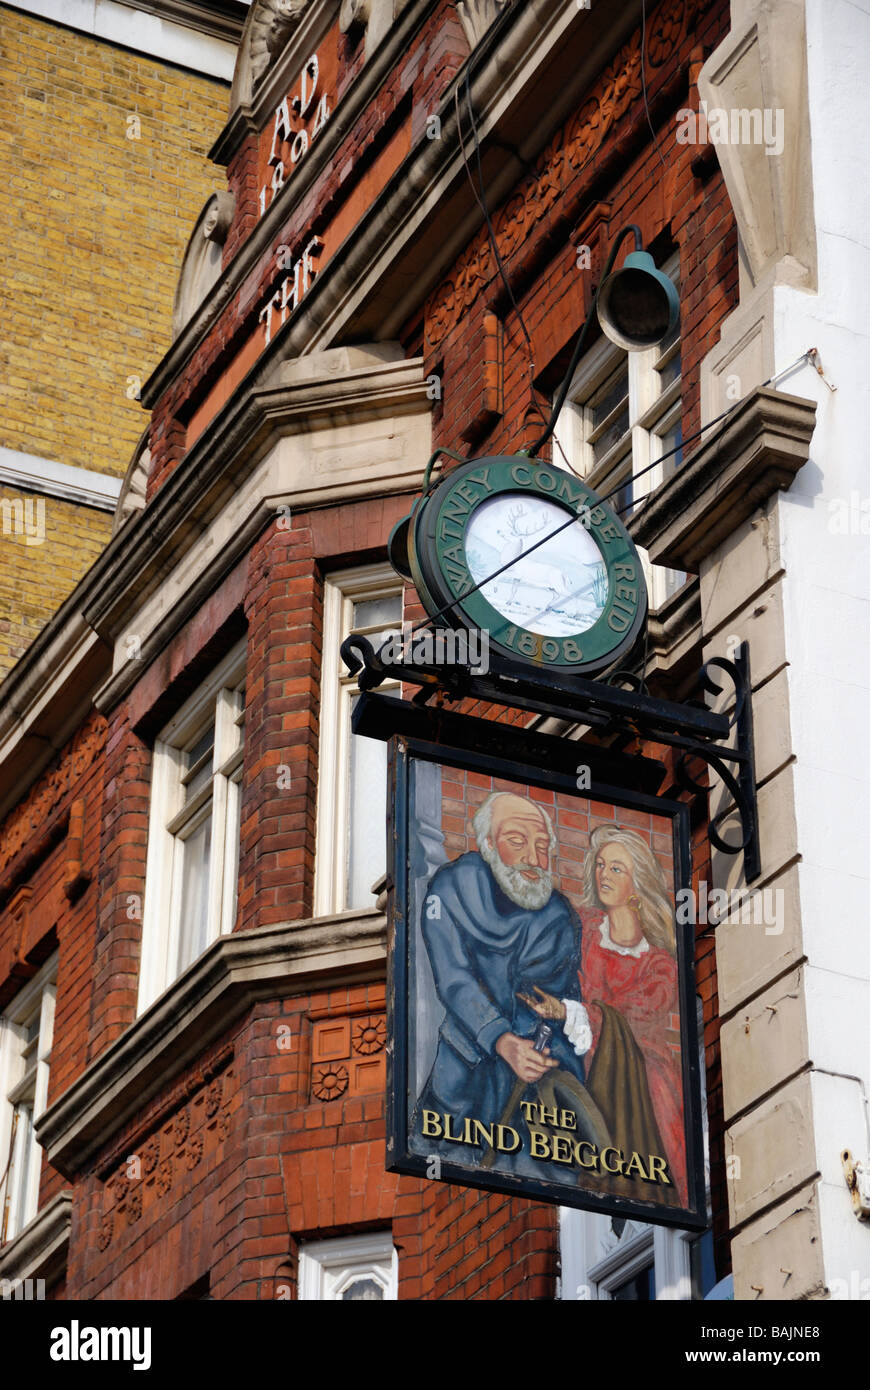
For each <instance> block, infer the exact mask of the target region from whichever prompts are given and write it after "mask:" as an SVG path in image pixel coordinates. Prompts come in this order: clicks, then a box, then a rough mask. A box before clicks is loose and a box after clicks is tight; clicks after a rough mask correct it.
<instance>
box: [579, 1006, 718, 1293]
mask: <svg viewBox="0 0 870 1390" xmlns="http://www.w3.org/2000/svg"><path fill="white" fill-rule="evenodd" d="M695 1007H696V1013H697V1024H698V1052H699V1059H700V1064H701V1078H702V1083H701V1091H702V1095H701V1115H702V1119H703V1131H704V1155H705V1175H706V1185H707V1208H708V1213H709V1211H710V1161H709V1122H708V1118H707V1103H706V1085H705V1081H706V1061H705V1052H704V1004H703V1000H702V999H701V997H700V995H698V996H696V999H695ZM559 1249H560V1253H561V1260H562V1277H561V1288H560V1297H561V1298H562V1299H568V1300H573V1299H581V1300H585V1299H593V1300H594V1299H614V1300H617V1301H620V1302H627V1301H630V1302H652V1301H653V1300H658V1301H662V1300H670V1301H678V1300H679V1301H685V1300H689V1299H702V1298H705V1297H706V1295H707V1294H708V1293H709V1291H710V1289H711V1288H712V1287H713V1285H714V1284H715V1282H716V1270H715V1267H714V1263H713V1232H712V1230H707V1231H703V1232H701V1233H700V1234H698V1233H697V1232H694V1231H681V1230H677V1229H673V1228H671V1229H669V1228H666V1227H664V1226H650V1225H648V1224H647V1223H646V1222H643V1221H628V1220H625V1219H624V1218H622V1217H617V1216H606V1215H603V1214H600V1213H598V1212H590V1211H574V1210H572V1209H570V1208H568V1207H560V1209H559Z"/></svg>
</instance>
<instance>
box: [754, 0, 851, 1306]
mask: <svg viewBox="0 0 870 1390" xmlns="http://www.w3.org/2000/svg"><path fill="white" fill-rule="evenodd" d="M806 17H807V59H808V92H809V116H810V130H811V139H812V167H811V170H810V169H808V170H807V171H806V174H807V177H810V176H811V177H812V179H813V197H814V206H815V216H816V222H817V238H818V255H819V286H818V293H817V294H807V293H804V292H801V291H799V290H795V289H792V288H790V287H779V288H777V289H776V290H775V292H774V305H775V309H774V350H775V367H776V370H777V371H781V370H782V369H784V368H785V367H787V366H788V365H789V364H790V363H791V362H792V361H794V359H795V358H797V357H798V356H800V354H801V353H803V352H804V351H806V349H807V348H809V347H817V348H818V350H819V352H820V354H821V360H822V363H823V365H824V369H825V373H826V376H827V377H829V379H830V380H831V381H832V382H833V383H834V384H835V385H836V387H837V390H836V392H835V393H832V392H830V391H829V390H828V388H827V386H826V385H825V383H824V382H823V380H822V379H821V378H820V377H819V376H818V375H817V374H816V373H815V372H814V371H813V370H812V369H811V368H810V367H806V368H804V369H803V370H802V371H801V372H800V373H799V374H795V375H794V376H791V377H790V378H789V379H788V380H787V381H784V382H783V383H782V389H783V390H785V391H790V392H794V393H795V394H796V395H801V396H807V397H810V398H813V399H815V400H816V401H817V402H818V417H817V424H816V430H815V435H814V437H813V444H812V452H811V458H810V462H809V463H808V464H807V465H806V466H805V467H804V468H803V469H801V471H800V473H799V474H798V475H797V478H796V480H795V482H794V483H793V485H792V487H791V488H790V489H789V491H788V492H785V493H780V494H779V500H778V506H779V511H780V523H781V531H782V541H783V554H784V559H785V564H786V569H787V577H786V580H785V582H784V585H783V592H784V600H785V602H784V617H785V629H786V652H787V655H788V660H789V663H790V664H789V669H788V682H789V700H790V707H791V725H792V738H793V746H794V750H795V753H796V756H797V763H796V768H795V797H796V812H797V821H798V846H799V849H800V853H801V865H800V870H799V878H800V893H801V912H802V923H803V936H804V942H805V949H806V954H807V957H808V965H807V975H806V996H807V1013H808V1028H809V1044H810V1056H811V1058H812V1061H813V1064H814V1066H816V1067H819V1068H822V1067H823V1068H827V1069H828V1070H830V1071H836V1072H843V1073H852V1074H858V1075H859V1076H861V1077H862V1078H863V1081H864V1086H865V1088H866V1089H868V1090H870V737H868V732H867V728H868V725H867V720H868V716H870V535H863V536H862V535H860V534H850V535H839V534H836V533H835V532H833V531H832V530H831V526H830V522H831V520H832V503H835V499H838V498H839V499H845V500H848V499H849V498H850V495H851V494H852V493H857V495H858V497H859V498H860V499H861V500H863V501H865V502H867V503H868V506H870V502H868V499H870V171H868V135H867V132H868V130H870V0H806ZM786 138H788V132H786ZM812 1085H813V1102H814V1125H815V1138H816V1152H817V1158H818V1166H819V1170H820V1172H821V1174H822V1182H821V1184H820V1215H821V1221H822V1246H823V1255H824V1263H825V1274H826V1281H827V1283H828V1285H829V1286H830V1287H831V1288H832V1290H834V1291H836V1289H837V1288H838V1287H839V1286H838V1285H836V1284H834V1283H833V1282H832V1281H834V1280H845V1281H846V1283H847V1285H848V1284H851V1287H852V1288H853V1289H855V1288H856V1287H860V1281H861V1280H864V1279H870V1223H859V1222H858V1221H857V1220H856V1219H855V1217H854V1216H853V1215H852V1212H851V1205H850V1201H849V1196H848V1193H847V1191H846V1187H845V1184H844V1181H843V1174H842V1168H841V1164H840V1152H841V1150H842V1149H844V1148H850V1149H851V1150H852V1152H853V1154H854V1156H855V1158H859V1157H861V1158H863V1159H864V1161H865V1162H870V1153H868V1138H867V1129H866V1127H865V1122H864V1115H863V1107H862V1102H861V1092H860V1088H859V1086H858V1085H857V1084H856V1083H855V1082H854V1081H846V1080H837V1079H834V1078H832V1077H829V1076H825V1075H821V1074H818V1073H816V1074H815V1075H814V1076H813V1083H812ZM855 1272H857V1283H856V1273H855ZM865 1289H866V1291H865V1293H864V1295H863V1296H864V1297H870V1282H868V1283H867V1285H866V1286H865ZM849 1296H851V1297H855V1296H856V1295H855V1293H854V1292H853V1293H851V1294H850V1295H849Z"/></svg>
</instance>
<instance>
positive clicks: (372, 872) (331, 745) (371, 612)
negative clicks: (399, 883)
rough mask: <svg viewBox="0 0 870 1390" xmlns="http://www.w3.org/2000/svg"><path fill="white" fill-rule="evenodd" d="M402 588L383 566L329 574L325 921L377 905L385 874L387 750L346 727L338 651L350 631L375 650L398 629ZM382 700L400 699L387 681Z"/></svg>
mask: <svg viewBox="0 0 870 1390" xmlns="http://www.w3.org/2000/svg"><path fill="white" fill-rule="evenodd" d="M402 594H403V591H402V582H401V580H400V579H399V578H398V577H397V575H396V573H395V571H394V570H392V569H391V568H390V567H389V566H388V565H368V566H365V567H364V568H359V569H354V570H345V571H344V572H343V573H341V574H338V575H334V576H331V577H330V578H329V579H327V581H326V583H325V585H324V596H323V667H322V675H321V698H320V771H319V777H318V802H317V859H316V865H315V884H314V902H315V907H314V910H315V913H316V914H317V915H318V916H326V915H328V914H329V913H333V912H344V911H346V910H348V909H351V908H371V907H374V905H375V895H374V893H373V892H372V884H374V883H376V882H377V880H378V879H379V878H381V877H382V876H383V874H384V871H385V868H386V844H387V832H386V808H387V746H386V744H385V743H381V742H379V741H376V740H374V739H368V738H354V737H353V736H352V734H351V728H350V721H351V715H352V714H353V710H354V707H355V705H356V702H357V700H358V699H359V691H358V689H357V684H356V677H355V676H350V675H349V674H348V671H347V667H346V666H345V665H344V663H343V662H342V660H341V656H340V654H339V649H340V647H341V644H342V642H343V641H344V639H345V637H347V636H348V634H349V633H351V632H361V633H363V634H365V635H366V636H367V637H368V638H369V641H370V642H371V643H372V645H373V646H374V647H375V648H377V646H378V644H379V643H380V642H382V641H384V640H385V638H386V637H387V634H388V633H389V632H394V631H400V630H401V626H402V602H403V597H402ZM377 693H378V694H380V695H391V694H392V695H398V694H399V683H398V682H397V681H384V683H383V684H382V685H379V686H378V688H377Z"/></svg>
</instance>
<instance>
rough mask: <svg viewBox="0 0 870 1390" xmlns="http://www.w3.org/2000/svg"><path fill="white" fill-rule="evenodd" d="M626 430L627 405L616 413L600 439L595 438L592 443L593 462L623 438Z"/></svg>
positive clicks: (598, 460) (597, 461)
mask: <svg viewBox="0 0 870 1390" xmlns="http://www.w3.org/2000/svg"><path fill="white" fill-rule="evenodd" d="M628 431H629V425H628V406H626V408H625V410H623V411H622V412H621V413H620V414H619V415H617V417H616V419H615V420H614V421H613V423H612V424H611V425H609V426H608V427H607V429H606V430H605V431H604V433H603V434H602V435H601V437H600V439H596V440H595V442H594V444H593V445H592V458H593V459H594V461H595V463H599V462H600V461H601V459H603V458H604V455H605V454H607V453H609V452H610V450H611V449H612V448H613V446H614V445H615V444H618V443H619V441H620V440H621V439H624V438H625V437H626V436H627V434H628Z"/></svg>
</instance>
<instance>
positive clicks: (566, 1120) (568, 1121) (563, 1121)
mask: <svg viewBox="0 0 870 1390" xmlns="http://www.w3.org/2000/svg"><path fill="white" fill-rule="evenodd" d="M559 1128H560V1129H576V1128H577V1116H576V1115H575V1114H574V1111H573V1110H560V1111H559Z"/></svg>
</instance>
